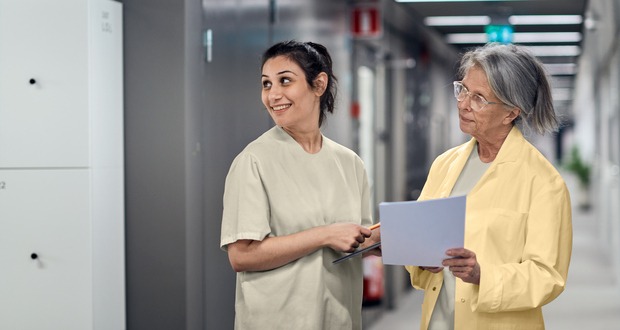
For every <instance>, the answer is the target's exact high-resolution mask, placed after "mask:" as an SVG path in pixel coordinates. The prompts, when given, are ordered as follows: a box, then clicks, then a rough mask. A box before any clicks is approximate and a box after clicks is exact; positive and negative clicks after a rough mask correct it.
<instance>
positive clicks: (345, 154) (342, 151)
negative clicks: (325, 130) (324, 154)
mask: <svg viewBox="0 0 620 330" xmlns="http://www.w3.org/2000/svg"><path fill="white" fill-rule="evenodd" d="M323 147H324V148H326V151H328V152H331V153H333V154H334V156H335V157H338V158H340V159H346V160H350V161H354V162H356V163H359V164H362V159H361V158H360V157H359V155H358V154H357V153H355V151H353V150H351V149H349V148H347V147H345V146H344V145H342V144H340V143H337V142H335V141H334V140H332V139H330V138H328V137H326V136H325V135H323Z"/></svg>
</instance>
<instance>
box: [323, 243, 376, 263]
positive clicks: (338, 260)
mask: <svg viewBox="0 0 620 330" xmlns="http://www.w3.org/2000/svg"><path fill="white" fill-rule="evenodd" d="M379 246H381V242H377V243H375V244H373V245H370V246H367V247H365V248H363V249H360V250H355V252H352V253H350V254H347V255H346V256H344V257H340V258H338V259H336V260H334V261H332V263H334V264H337V263H339V262H342V261H345V260H347V259H349V258H351V257H354V256H356V255H358V254H360V253H364V252H366V251H369V250H372V249H376V248H378V247H379Z"/></svg>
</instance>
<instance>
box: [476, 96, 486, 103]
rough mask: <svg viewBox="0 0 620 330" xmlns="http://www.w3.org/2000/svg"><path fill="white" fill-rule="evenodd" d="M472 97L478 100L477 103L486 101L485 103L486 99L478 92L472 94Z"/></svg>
mask: <svg viewBox="0 0 620 330" xmlns="http://www.w3.org/2000/svg"><path fill="white" fill-rule="evenodd" d="M474 99H475V100H476V102H478V103H479V104H486V103H487V100H486V99H485V98H484V97H482V95H480V94H476V95H474Z"/></svg>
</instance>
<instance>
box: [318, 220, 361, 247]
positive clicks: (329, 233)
mask: <svg viewBox="0 0 620 330" xmlns="http://www.w3.org/2000/svg"><path fill="white" fill-rule="evenodd" d="M325 229H326V234H325V236H324V237H325V245H326V246H328V247H329V248H331V249H333V250H336V251H341V252H353V251H355V249H357V248H358V247H359V246H360V245H361V244H362V243H364V241H365V240H366V238H368V237H370V235H372V231H371V230H370V229H368V228H366V227H364V226H360V225H357V224H354V223H335V224H331V225H328V226H325Z"/></svg>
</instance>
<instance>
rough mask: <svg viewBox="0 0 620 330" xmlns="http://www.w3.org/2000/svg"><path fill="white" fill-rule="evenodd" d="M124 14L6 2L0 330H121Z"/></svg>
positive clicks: (104, 4) (42, 0) (80, 0)
mask: <svg viewBox="0 0 620 330" xmlns="http://www.w3.org/2000/svg"><path fill="white" fill-rule="evenodd" d="M122 56H123V55H122V5H121V4H120V3H119V2H116V1H111V0H54V1H49V0H2V1H0V329H16V330H29V329H33V330H34V329H36V330H39V329H63V330H87V329H96V330H108V329H114V330H116V329H119V330H122V329H125V289H124V287H125V266H124V264H125V251H124V226H125V225H124V184H123V182H124V177H123V96H122V93H123V68H122Z"/></svg>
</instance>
